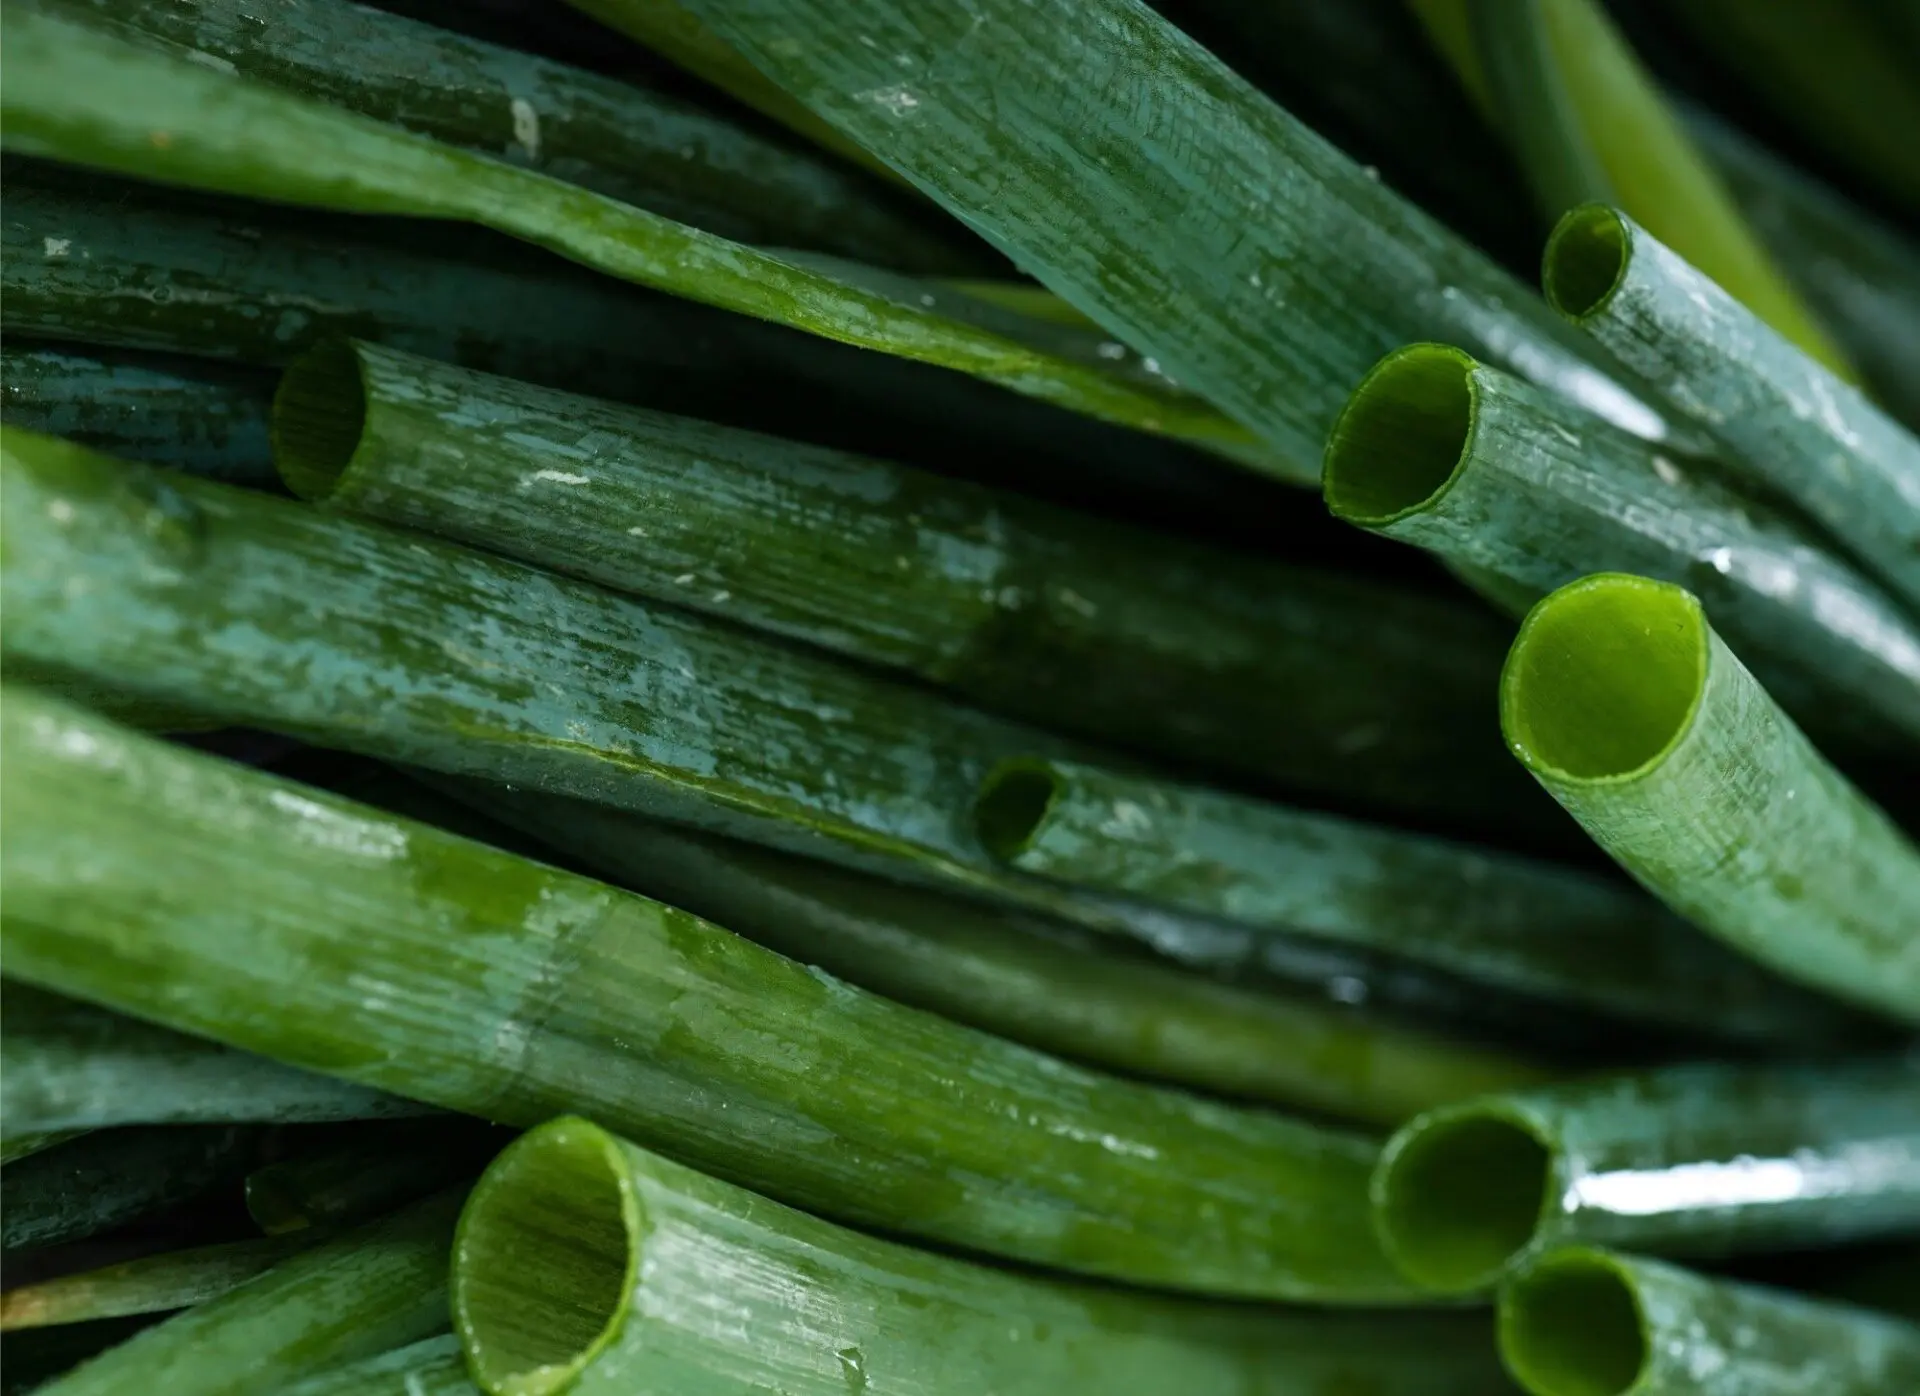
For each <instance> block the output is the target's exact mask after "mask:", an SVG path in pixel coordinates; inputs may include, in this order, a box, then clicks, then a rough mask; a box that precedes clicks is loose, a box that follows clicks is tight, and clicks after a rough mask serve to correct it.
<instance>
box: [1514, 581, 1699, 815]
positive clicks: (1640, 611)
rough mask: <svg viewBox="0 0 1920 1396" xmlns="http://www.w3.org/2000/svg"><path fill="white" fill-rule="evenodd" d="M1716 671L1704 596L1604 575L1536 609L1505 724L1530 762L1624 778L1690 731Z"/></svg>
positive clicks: (1562, 771) (1521, 646)
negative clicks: (1710, 667)
mask: <svg viewBox="0 0 1920 1396" xmlns="http://www.w3.org/2000/svg"><path fill="white" fill-rule="evenodd" d="M1706 679H1707V622H1706V618H1705V616H1704V615H1703V614H1702V612H1701V610H1700V603H1699V602H1698V601H1696V600H1695V599H1694V598H1693V596H1692V595H1691V594H1690V593H1689V592H1687V591H1685V590H1684V589H1682V588H1680V587H1677V586H1673V585H1672V584H1670V583H1667V582H1656V581H1651V580H1649V579H1648V578H1645V577H1630V576H1626V575H1624V574H1621V573H1601V574H1599V575H1597V576H1593V577H1586V578H1583V579H1582V580H1580V581H1577V582H1573V583H1571V584H1569V585H1567V586H1564V587H1562V588H1560V590H1558V591H1556V592H1554V593H1553V594H1552V595H1551V596H1549V597H1547V598H1546V600H1544V601H1542V602H1541V603H1540V604H1539V605H1537V606H1535V607H1534V608H1533V610H1532V611H1531V612H1530V613H1529V614H1528V616H1527V619H1526V621H1525V622H1524V623H1523V624H1522V625H1521V627H1520V634H1519V637H1518V638H1517V639H1516V640H1515V641H1514V642H1513V649H1512V651H1511V652H1510V653H1509V654H1508V656H1507V664H1506V670H1505V672H1504V673H1503V674H1502V675H1501V679H1500V716H1501V722H1502V725H1503V726H1504V727H1505V729H1506V735H1507V741H1508V742H1509V744H1510V745H1511V746H1512V747H1513V750H1514V753H1515V754H1516V755H1517V756H1519V758H1520V759H1521V760H1522V761H1523V762H1525V763H1526V765H1527V767H1528V768H1529V769H1530V770H1533V771H1536V772H1539V773H1541V774H1547V775H1555V776H1560V777H1564V778H1568V779H1572V780H1588V781H1591V780H1615V779H1624V778H1626V777H1629V776H1632V775H1634V774H1636V773H1638V772H1639V771H1641V770H1643V769H1645V768H1646V767H1647V766H1649V765H1651V764H1653V763H1654V762H1656V761H1657V760H1659V758H1660V757H1661V756H1662V755H1663V754H1665V752H1666V751H1667V750H1668V749H1669V748H1670V747H1672V745H1673V744H1674V743H1675V742H1676V741H1678V740H1679V738H1680V737H1681V735H1682V734H1684V733H1685V732H1686V730H1687V728H1688V726H1689V725H1690V724H1691V723H1692V720H1693V714H1694V711H1695V709H1696V708H1697V706H1698V705H1699V701H1700V695H1701V693H1702V691H1703V690H1704V689H1705V687H1706Z"/></svg>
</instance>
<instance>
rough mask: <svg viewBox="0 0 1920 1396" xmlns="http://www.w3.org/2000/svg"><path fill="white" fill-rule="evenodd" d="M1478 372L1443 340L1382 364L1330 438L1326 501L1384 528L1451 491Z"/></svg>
mask: <svg viewBox="0 0 1920 1396" xmlns="http://www.w3.org/2000/svg"><path fill="white" fill-rule="evenodd" d="M1473 370H1474V362H1473V360H1472V359H1471V358H1469V357H1468V356H1467V355H1465V354H1463V353H1461V352H1460V351H1459V350H1458V349H1451V348H1448V347H1447V346H1446V345H1443V344H1413V345H1409V346H1408V347H1406V348H1405V349H1401V350H1397V351H1396V352H1394V353H1392V354H1389V355H1387V357H1386V358H1384V359H1382V360H1381V361H1380V362H1379V363H1378V364H1377V365H1375V367H1374V369H1373V371H1372V372H1371V373H1369V374H1368V375H1367V376H1366V378H1365V380H1363V381H1362V382H1361V384H1360V386H1359V387H1358V388H1357V389H1355V391H1354V394H1353V396H1352V398H1350V399H1349V400H1348V402H1347V405H1346V407H1345V408H1344V409H1343V410H1342V411H1341V413H1340V419H1339V420H1338V421H1337V422H1335V423H1334V425H1333V434H1332V435H1331V436H1330V437H1329V438H1328V439H1327V452H1326V456H1325V459H1324V460H1323V461H1322V462H1321V480H1320V483H1321V487H1322V489H1323V490H1325V492H1326V497H1327V507H1328V508H1329V509H1331V510H1332V511H1333V512H1334V513H1335V514H1337V515H1339V516H1340V517H1341V518H1343V519H1346V520H1348V521H1349V522H1352V523H1356V524H1360V525H1361V526H1363V527H1369V528H1377V527H1383V526H1385V525H1386V524H1390V523H1392V522H1393V521H1394V520H1396V519H1399V518H1404V517H1405V516H1406V515H1408V514H1411V513H1414V512H1415V511H1417V510H1420V509H1423V508H1425V507H1426V506H1427V505H1429V504H1431V503H1432V502H1433V501H1434V500H1435V499H1436V498H1437V497H1438V496H1439V495H1441V494H1442V493H1444V492H1445V490H1446V487H1447V486H1448V485H1449V484H1451V483H1452V481H1453V478H1454V476H1455V475H1456V474H1457V473H1458V471H1459V468H1460V465H1461V463H1462V462H1463V461H1464V460H1465V458H1466V452H1467V442H1468V439H1469V438H1470V437H1471V436H1472V434H1473V411H1474V398H1473Z"/></svg>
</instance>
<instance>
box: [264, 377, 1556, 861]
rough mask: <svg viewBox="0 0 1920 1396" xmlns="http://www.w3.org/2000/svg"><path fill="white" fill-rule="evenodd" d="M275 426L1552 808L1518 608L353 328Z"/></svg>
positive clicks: (1054, 711)
mask: <svg viewBox="0 0 1920 1396" xmlns="http://www.w3.org/2000/svg"><path fill="white" fill-rule="evenodd" d="M274 445H275V452H276V457H277V459H278V462H279V465H280V469H281V472H282V474H283V475H284V476H285V478H286V480H287V482H288V484H289V485H290V486H291V487H292V488H293V489H294V490H295V491H296V492H297V493H299V494H301V495H302V496H304V497H306V498H310V499H317V500H320V501H322V502H324V503H326V504H328V505H330V506H333V507H336V508H341V509H346V510H350V511H353V512H356V513H361V514H365V515H368V516H371V517H373V518H378V519H382V520H384V521H386V522H389V523H394V524H398V525H401V526H404V527H409V528H420V529H425V530H428V531H431V532H435V533H439V534H442V535H444V536H447V537H450V538H453V539H455V540H457V541H459V542H463V543H467V544H469V545H471V546H474V547H477V548H484V549H486V550H487V551H489V552H494V553H500V554H503V555H505V556H509V557H517V558H521V559H523V560H525V561H527V562H532V563H535V564H537V565H539V566H542V567H547V568H552V569H554V570H556V571H560V572H567V573H571V574H573V575H574V576H578V577H584V578H586V579H588V580H590V581H595V582H600V583H602V584H604V585H606V586H609V587H614V588H617V589H619V590H622V591H629V592H634V593H638V594H639V595H642V596H647V597H652V598H655V599H658V600H662V601H667V602H671V603H673V604H676V605H684V606H687V607H689V608H691V609H693V610H696V611H704V612H707V613H709V614H712V615H715V616H720V617H723V618H725V619H727V620H731V621H734V622H736V623H740V624H744V625H749V626H752V627H754V628H755V629H760V630H766V631H771V632H773V633H775V634H779V635H784V636H787V637H789V638H792V639H797V640H803V641H806V642H808V643H810V644H813V645H816V646H819V647H820V648H823V649H826V650H830V651H833V652H836V653H839V654H842V655H845V656H847V657H849V658H852V659H857V660H861V661H864V662H867V663H871V664H875V665H878V666H880V667H883V668H888V669H897V670H904V671H905V672H907V673H910V674H913V675H916V676H918V677H920V678H922V679H926V680H929V681H931V682H932V683H934V684H936V685H939V686H942V687H946V688H950V689H953V690H955V691H956V692H957V693H958V694H960V695H961V696H963V697H965V698H967V699H970V700H972V701H974V702H977V703H980V704H981V705H982V706H985V707H988V708H992V709H997V710H999V711H1003V712H1006V713H1007V714H1009V715H1010V716H1013V717H1017V718H1021V719H1024V720H1027V721H1030V722H1034V723H1037V724H1042V725H1045V726H1047V727H1051V728H1054V729H1056V730H1061V731H1069V732H1078V733H1080V734H1081V735H1084V736H1088V737H1093V738H1099V739H1104V740H1108V741H1113V742H1116V743H1119V744H1121V745H1123V746H1127V747H1130V748H1133V749H1135V750H1143V751H1147V752H1158V753H1161V754H1165V755H1170V756H1173V757H1176V758H1178V759H1181V760H1184V761H1188V762H1198V763H1202V764H1205V765H1208V766H1212V767H1215V768H1225V769H1232V770H1239V771H1243V772H1248V773H1251V774H1253V775H1255V776H1257V777H1262V778H1265V779H1267V780H1271V781H1278V782H1280V783H1282V784H1284V785H1286V786H1289V787H1293V788H1298V789H1302V790H1307V791H1311V792H1314V793H1315V794H1318V795H1320V796H1322V797H1331V798H1334V799H1338V800H1342V801H1346V802H1357V803H1360V804H1365V805H1372V806H1375V807H1380V808H1385V809H1391V810H1399V811H1405V810H1413V811H1418V812H1421V813H1425V814H1429V815H1435V816H1439V817H1443V818H1445V819H1447V820H1448V821H1450V822H1453V823H1459V824H1465V825H1468V826H1475V825H1477V826H1480V827H1483V828H1493V827H1500V826H1502V825H1505V826H1506V827H1508V828H1518V827H1524V826H1526V825H1528V824H1533V825H1536V826H1537V824H1538V821H1539V816H1540V810H1539V808H1538V807H1537V805H1536V801H1537V799H1538V796H1537V792H1536V791H1534V790H1532V789H1530V788H1529V789H1525V790H1522V791H1516V788H1515V786H1514V784H1513V782H1514V781H1515V780H1518V781H1520V782H1522V783H1523V784H1528V783H1527V782H1526V778H1525V776H1524V774H1523V773H1521V772H1519V771H1517V770H1514V769H1512V765H1511V762H1509V761H1507V759H1506V758H1505V756H1504V754H1503V753H1501V752H1500V751H1499V749H1498V740H1497V734H1496V732H1495V731H1494V730H1493V725H1492V724H1491V723H1490V722H1488V720H1487V712H1486V694H1487V692H1488V691H1489V690H1490V688H1491V686H1492V684H1493V683H1494V682H1495V677H1494V676H1495V674H1496V673H1497V671H1498V668H1499V662H1500V656H1501V655H1502V654H1504V651H1505V646H1506V642H1507V639H1508V632H1507V630H1506V628H1505V627H1503V626H1502V625H1501V624H1500V623H1499V622H1497V621H1495V620H1493V619H1492V618H1490V617H1486V616H1483V615H1482V614H1480V613H1479V612H1477V611H1472V610H1468V609H1466V608H1464V607H1459V606H1452V605H1448V604H1445V603H1443V602H1441V601H1438V600H1435V599H1431V598H1427V597H1420V596H1416V595H1414V594H1413V593H1412V592H1411V591H1409V590H1406V589H1402V588H1395V587H1390V586H1386V585H1381V584H1378V583H1374V582H1371V581H1368V580H1362V579H1358V578H1350V577H1342V576H1337V575H1333V574H1330V573H1326V572H1319V571H1310V570H1307V569H1305V568H1298V567H1291V566H1287V565H1284V564H1281V563H1277V562H1268V561H1265V560H1261V559H1255V558H1253V557H1250V556H1241V555H1236V554H1232V553H1226V552H1223V551H1222V550H1221V549H1219V548H1217V547H1207V546H1203V545H1201V544H1198V543H1186V542H1183V541H1181V540H1178V539H1175V538H1171V537H1167V536H1164V535H1155V534H1153V533H1151V532H1148V531H1147V530H1145V529H1131V528H1126V527H1123V526H1120V525H1117V524H1114V523H1110V522H1107V521H1104V520H1095V519H1091V518H1088V517H1086V516H1084V515H1079V514H1074V513H1070V512H1068V511H1065V510H1061V509H1056V508H1052V507H1049V506H1047V505H1044V504H1041V503H1038V502H1035V501H1032V500H1028V499H1024V498H1022V497H1020V496H1018V495H1014V494H1011V493H1006V492H995V491H991V490H987V489H982V488H980V487H978V486H976V485H973V484H970V483H968V482H965V481H959V480H950V479H945V478H942V477H939V476H936V475H933V474H930V473H927V472H923V471H919V470H914V469H910V468H906V467H902V466H896V465H893V464H891V463H889V462H886V461H880V460H874V459H870V458H862V457H858V456H851V455H846V454H843V453H839V452H834V451H827V450H822V449H819V448H815V447H809V446H802V445H798V444H795V443H793V442H789V441H783V440H779V439H776V438H773V437H767V436H760V435H756V434H754V433H750V432H745V431H740V430H737V429H734V428H730V427H725V426H716V425H713V424H711V423H707V422H700V421H694V420H691V419H689V418H685V417H674V416H667V415H664V414H661V413H655V412H645V411H641V410H638V409H633V408H624V407H615V406H613V405H611V404H608V403H603V402H595V401H592V400H589V399H585V398H580V397H574V396H571V395H567V394H562V393H556V392H551V391H547V390H542V389H538V388H533V387H530V386H528V385H526V384H521V383H515V382H512V381H509V380H507V379H503V378H496V377H492V376H489V375H483V374H477V373H472V372H468V371H464V370H460V369H455V368H451V367H448V366H446V365H442V364H436V363H431V362H428V361H426V360H423V359H417V358H412V357H410V356H406V355H401V354H396V353H394V352H392V351H388V350H382V349H378V348H375V347H373V346H370V345H365V344H358V345H346V344H335V345H328V346H323V347H322V348H320V349H318V350H315V351H314V352H313V353H311V354H309V355H308V356H307V357H306V358H304V359H302V360H300V361H299V363H298V364H296V365H295V367H294V368H292V369H290V370H289V371H288V374H287V377H286V379H285V382H284V383H283V385H282V388H281V391H280V393H279V395H278V397H277V399H276V406H275V425H274ZM556 463H558V464H560V465H563V466H564V469H555V468H553V467H554V466H555V464H556ZM822 539H831V540H833V542H832V545H831V546H822V544H821V541H820V540H822ZM1169 714H1176V715H1177V716H1176V717H1175V718H1174V719H1173V720H1169Z"/></svg>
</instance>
